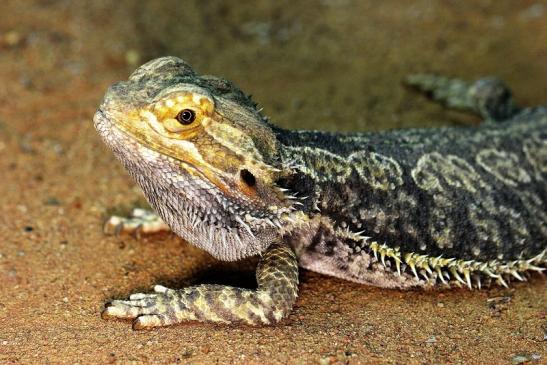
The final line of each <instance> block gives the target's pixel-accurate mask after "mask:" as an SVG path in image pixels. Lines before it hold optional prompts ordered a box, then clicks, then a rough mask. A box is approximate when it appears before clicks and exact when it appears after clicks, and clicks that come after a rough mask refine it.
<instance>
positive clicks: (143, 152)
mask: <svg viewBox="0 0 547 365" xmlns="http://www.w3.org/2000/svg"><path fill="white" fill-rule="evenodd" d="M407 82H408V83H409V84H410V85H414V86H415V87H417V88H418V89H420V90H422V91H425V92H427V93H428V94H429V95H430V96H431V97H432V98H433V99H434V100H436V101H438V102H441V103H443V104H445V105H446V106H448V107H451V108H457V109H460V110H464V111H468V112H471V113H475V114H478V115H479V116H481V117H483V119H484V120H485V121H484V122H483V123H482V124H481V125H480V126H478V127H453V128H436V129H406V130H392V131H385V132H380V133H350V134H342V133H327V132H318V131H298V130H296V131H290V130H285V129H281V128H279V127H277V126H275V125H274V124H272V123H271V122H270V120H269V119H268V118H266V117H265V116H263V115H262V114H261V112H260V111H259V110H258V109H257V105H256V104H255V103H254V102H253V101H252V100H251V99H250V98H249V97H248V96H246V95H245V94H244V93H243V92H242V91H241V90H240V89H238V88H237V87H236V86H234V85H233V84H232V83H231V82H229V81H227V80H224V79H222V78H218V77H214V76H204V75H199V74H197V73H196V72H195V71H194V70H193V69H192V68H191V67H190V66H189V65H188V64H187V63H186V62H184V61H183V60H181V59H179V58H175V57H163V58H159V59H156V60H153V61H150V62H148V63H146V64H144V65H143V66H141V67H139V68H138V69H137V70H136V71H135V72H134V73H133V74H132V75H131V76H130V77H129V80H128V81H124V82H119V83H116V84H114V85H112V86H111V87H110V88H109V89H108V91H107V93H106V95H105V97H104V100H103V102H102V104H101V105H100V107H99V109H98V111H97V112H96V114H95V117H94V124H95V127H96V129H97V131H98V133H99V135H100V136H101V137H102V139H103V141H104V142H105V143H106V144H107V145H108V146H109V147H110V148H111V150H112V151H113V152H114V154H115V155H116V156H117V158H118V159H119V160H120V161H121V163H122V164H123V166H124V167H125V168H126V169H127V171H128V172H129V174H130V175H131V176H132V177H133V178H134V179H135V181H136V182H137V184H138V185H139V186H140V187H141V188H142V190H143V192H144V194H145V196H146V198H147V200H148V202H149V203H150V205H151V206H152V207H153V208H154V210H155V212H156V213H157V215H155V214H154V213H152V212H147V211H136V212H135V214H134V216H133V217H130V218H127V219H124V218H120V217H114V218H112V219H111V221H110V222H109V224H108V226H110V227H118V228H120V227H123V229H124V230H126V231H131V230H139V231H142V232H151V231H157V230H163V229H171V230H172V231H173V232H175V233H176V234H177V235H179V236H180V237H182V238H183V239H185V240H186V241H188V242H190V243H192V244H194V245H196V246H198V247H200V248H201V249H203V250H205V251H207V252H209V253H210V254H211V255H212V256H214V257H215V258H217V259H219V260H225V261H234V260H240V259H242V258H245V257H249V256H254V255H259V256H260V261H259V264H258V267H257V270H256V279H257V284H258V285H257V289H256V290H250V289H241V288H236V287H229V286H220V285H197V286H192V287H188V288H184V289H181V290H174V289H168V288H165V287H163V286H159V285H157V286H156V287H155V288H154V293H151V294H143V293H139V294H133V295H131V296H130V298H129V300H113V301H111V302H110V303H108V304H107V305H106V306H105V309H104V311H103V313H102V316H103V318H128V319H134V321H133V327H134V328H135V329H143V328H152V327H157V326H166V325H171V324H174V323H180V322H183V321H189V320H198V321H213V322H221V323H244V324H250V325H259V324H266V325H269V324H274V323H276V322H278V321H280V320H281V319H283V318H284V317H286V316H287V315H288V314H289V313H290V311H291V308H292V307H293V304H294V303H295V300H296V298H297V293H298V266H300V267H303V268H306V269H309V270H312V271H316V272H319V273H323V274H327V275H332V276H335V277H339V278H343V279H347V280H352V281H355V282H359V283H363V284H369V285H375V286H379V287H384V288H395V289H408V288H414V287H423V288H431V287H443V286H454V285H457V286H466V287H469V288H480V287H481V286H483V285H486V284H489V283H491V282H497V283H499V284H501V285H504V286H506V285H508V282H509V281H510V280H512V279H515V280H526V277H527V275H528V273H529V272H532V271H543V270H544V269H545V266H546V265H545V263H546V261H547V259H546V256H547V255H546V254H545V252H546V241H547V225H546V222H547V210H546V206H547V108H545V107H535V108H522V107H519V106H518V105H516V104H515V103H514V102H513V100H512V98H511V93H510V92H509V90H508V88H507V87H506V86H505V85H504V84H503V82H501V81H500V80H498V79H494V78H486V79H480V80H479V81H477V82H474V83H467V82H465V81H462V80H459V79H450V78H445V77H440V76H434V75H429V74H422V75H414V76H411V77H409V79H408V80H407Z"/></svg>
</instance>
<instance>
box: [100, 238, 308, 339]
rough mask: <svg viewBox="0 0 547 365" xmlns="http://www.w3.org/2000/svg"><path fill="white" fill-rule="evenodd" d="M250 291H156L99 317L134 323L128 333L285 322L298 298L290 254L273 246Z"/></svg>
mask: <svg viewBox="0 0 547 365" xmlns="http://www.w3.org/2000/svg"><path fill="white" fill-rule="evenodd" d="M256 279H257V283H258V288H257V289H256V290H250V289H242V288H234V287H229V286H222V285H198V286H192V287H188V288H184V289H181V290H173V289H168V288H165V287H163V286H159V285H157V286H156V287H155V288H154V291H155V293H154V294H141V293H139V294H133V295H131V296H130V298H129V300H114V301H112V302H110V303H108V304H107V306H106V308H105V310H104V311H103V312H102V317H103V318H105V319H110V318H127V319H134V321H133V329H136V330H139V329H147V328H153V327H160V326H168V325H172V324H175V323H181V322H185V321H191V320H197V321H202V322H208V321H210V322H221V323H228V324H229V323H244V324H249V325H260V324H265V325H269V324H273V323H276V322H279V321H280V320H281V319H282V318H284V317H286V316H287V315H288V314H289V313H290V311H291V309H292V307H293V304H294V302H295V300H296V297H297V294H298V264H297V260H296V255H295V254H294V252H293V250H292V248H290V247H289V246H288V245H285V244H273V245H271V246H270V247H269V248H268V249H267V250H266V252H264V254H263V255H262V257H261V259H260V262H259V264H258V266H257V270H256Z"/></svg>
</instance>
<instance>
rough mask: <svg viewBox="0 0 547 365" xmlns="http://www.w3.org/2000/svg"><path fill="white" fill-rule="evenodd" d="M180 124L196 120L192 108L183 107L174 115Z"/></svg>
mask: <svg viewBox="0 0 547 365" xmlns="http://www.w3.org/2000/svg"><path fill="white" fill-rule="evenodd" d="M175 119H176V120H178V121H179V122H180V123H181V124H184V125H188V124H190V123H192V122H193V121H194V120H196V113H195V112H194V111H193V110H192V109H183V110H181V111H180V112H179V113H178V114H177V116H176V117H175Z"/></svg>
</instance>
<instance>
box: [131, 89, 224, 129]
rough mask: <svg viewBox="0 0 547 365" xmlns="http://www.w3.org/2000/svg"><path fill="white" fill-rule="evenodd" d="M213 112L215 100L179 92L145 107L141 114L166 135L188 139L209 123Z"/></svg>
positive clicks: (153, 126) (154, 127) (191, 93)
mask: <svg viewBox="0 0 547 365" xmlns="http://www.w3.org/2000/svg"><path fill="white" fill-rule="evenodd" d="M213 112H214V101H213V100H211V99H210V98H209V97H207V96H205V95H199V94H196V93H193V92H179V93H175V94H173V95H170V96H169V97H168V98H166V99H162V100H160V101H158V102H156V103H154V104H152V105H150V106H148V107H147V108H145V109H143V110H142V111H141V112H140V116H141V117H143V118H145V119H146V120H147V121H148V123H149V124H150V126H151V127H152V128H153V129H154V130H155V131H156V132H157V133H159V134H161V135H162V136H164V137H167V138H173V139H188V138H191V137H193V136H195V135H196V134H197V133H198V132H199V130H200V129H201V127H202V126H203V124H204V123H205V124H208V121H209V119H210V118H211V116H212V115H213Z"/></svg>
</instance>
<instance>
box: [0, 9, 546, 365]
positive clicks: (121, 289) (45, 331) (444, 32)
mask: <svg viewBox="0 0 547 365" xmlns="http://www.w3.org/2000/svg"><path fill="white" fill-rule="evenodd" d="M143 3H144V2H137V1H119V2H116V5H115V6H114V5H113V4H114V2H106V1H95V2H72V1H38V0H36V1H25V2H21V1H11V0H10V1H8V0H3V1H2V11H1V12H0V84H1V87H0V171H1V172H2V176H1V178H0V203H1V204H0V363H2V364H18V363H67V364H68V363H81V364H87V363H102V364H104V363H116V362H117V363H178V362H181V363H255V364H258V363H320V364H328V363H351V364H356V363H476V364H478V363H490V364H496V363H501V364H511V363H519V362H523V361H530V362H532V363H545V361H546V360H545V359H546V357H547V352H546V343H547V342H546V331H547V320H546V317H547V305H546V303H547V301H546V290H545V289H546V287H545V280H544V279H541V278H538V277H536V278H534V280H532V281H531V282H529V283H522V284H516V285H514V286H513V287H512V288H511V289H503V288H492V289H489V290H483V291H473V292H470V291H468V290H463V289H457V290H452V291H444V292H419V291H418V292H399V291H390V290H382V289H378V288H370V287H365V286H362V285H357V284H353V283H348V282H344V281H340V280H337V279H332V278H327V277H324V276H321V275H317V274H314V273H310V272H306V271H303V272H302V273H301V282H302V285H301V292H300V297H299V299H298V301H297V304H296V308H295V310H294V312H293V314H292V315H291V316H290V318H289V319H288V320H286V321H285V322H284V323H283V324H282V325H280V326H277V327H271V328H249V327H243V326H232V327H224V326H216V325H210V324H199V323H191V324H185V325H180V326H174V327H170V328H163V329H159V330H154V331H149V332H133V331H132V330H131V326H130V324H129V323H127V322H116V321H109V322H106V321H103V320H102V319H101V318H100V316H99V313H100V311H101V309H102V306H103V303H104V302H105V301H106V300H108V299H111V298H118V297H126V296H127V295H128V294H130V293H132V292H135V291H137V290H139V291H140V290H150V287H151V286H152V285H153V284H155V283H162V284H168V285H171V286H173V287H183V286H186V285H189V284H191V283H195V282H203V281H208V282H222V283H230V284H232V285H250V286H252V285H253V284H252V275H253V274H252V266H249V267H248V269H247V270H242V269H241V268H240V267H238V266H239V265H226V264H222V263H218V262H216V261H214V260H213V259H212V258H211V257H209V256H208V255H207V254H205V253H203V252H201V251H199V250H198V249H196V248H194V247H192V246H190V245H189V244H187V243H186V242H183V241H182V240H180V239H178V238H176V237H171V236H167V235H165V236H155V237H148V238H145V239H140V240H137V239H134V238H132V237H120V238H116V237H109V236H105V235H104V234H103V233H102V230H101V228H102V224H103V222H104V220H105V218H106V217H107V215H108V213H109V212H111V211H112V210H115V209H128V208H130V207H131V206H132V205H133V204H135V202H136V201H138V200H140V199H141V195H140V193H139V191H138V190H137V189H136V188H135V186H134V184H133V183H132V181H131V180H130V179H129V178H128V176H127V175H126V173H125V172H124V171H123V169H122V168H121V166H120V165H119V164H118V163H117V162H116V161H115V160H114V159H113V156H112V155H111V153H110V152H109V151H107V150H106V148H105V147H104V146H103V145H102V143H101V142H100V140H99V138H98V136H97V135H96V134H95V132H94V130H93V126H92V123H91V118H92V115H93V112H94V110H95V108H96V106H97V105H98V103H99V101H100V98H101V97H102V94H103V93H104V91H105V89H106V87H107V86H108V85H109V84H110V83H112V82H114V81H116V80H119V79H122V78H124V77H126V76H127V75H128V73H129V72H130V71H131V70H132V69H133V68H134V67H135V66H136V64H138V63H141V62H143V61H145V60H147V59H149V58H151V57H156V56H160V55H166V54H174V55H178V56H181V57H184V58H186V59H187V60H189V61H190V62H191V63H192V64H194V65H195V66H196V68H197V69H198V70H200V71H202V72H207V73H212V74H218V75H223V76H225V77H228V78H230V79H232V80H234V81H235V82H236V83H237V84H238V85H240V86H241V87H242V88H243V89H244V90H246V91H247V92H249V93H253V95H254V97H255V99H256V100H258V101H259V102H260V103H261V104H262V105H263V106H264V107H265V112H266V114H268V115H270V116H271V117H272V118H273V120H274V121H276V122H277V123H279V124H280V125H282V126H284V127H297V126H298V127H300V128H320V129H329V130H336V129H338V130H379V129H384V128H392V127H401V126H433V125H440V124H458V123H476V122H477V120H476V119H474V118H469V117H466V116H462V115H460V114H457V113H447V112H445V111H443V110H442V109H441V108H439V107H437V106H435V105H431V104H428V103H427V102H426V101H425V100H424V99H422V98H419V97H417V96H416V95H413V94H411V93H409V92H408V91H407V90H404V89H403V88H401V87H400V80H401V78H402V77H403V75H405V74H408V73H411V72H416V71H436V72H443V73H447V74H450V75H459V76H463V77H467V78H475V77H477V76H479V75H484V74H496V75H499V76H501V77H503V78H504V79H506V80H507V81H508V82H509V83H510V84H511V85H512V86H513V90H514V92H515V95H516V97H517V100H518V101H519V102H521V103H523V104H537V103H540V102H545V101H547V82H546V80H547V67H545V65H546V64H547V3H546V2H540V1H519V2H516V1H484V0H481V1H461V2H456V1H446V2H442V4H443V5H439V4H441V2H430V1H398V2H397V1H383V2H375V1H351V0H323V1H318V2H311V1H305V2H298V3H296V2H295V1H291V2H289V1H279V2H272V3H265V2H264V3H260V4H255V3H254V2H253V3H249V4H247V5H240V6H238V7H231V6H229V5H227V3H226V2H219V1H217V2H211V3H208V5H207V6H206V7H205V6H204V5H199V4H201V2H199V1H196V2H180V1H164V2H154V3H152V2H147V4H146V5H144V4H143ZM139 4H140V5H139ZM435 4H438V5H435Z"/></svg>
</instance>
